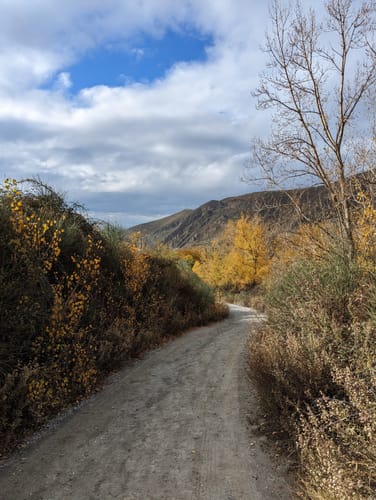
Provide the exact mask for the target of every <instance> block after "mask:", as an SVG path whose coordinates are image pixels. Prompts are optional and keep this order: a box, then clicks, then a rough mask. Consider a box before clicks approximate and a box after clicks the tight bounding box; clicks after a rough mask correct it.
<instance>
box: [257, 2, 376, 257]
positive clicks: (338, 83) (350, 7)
mask: <svg viewBox="0 0 376 500" xmlns="http://www.w3.org/2000/svg"><path fill="white" fill-rule="evenodd" d="M270 16H271V22H272V28H271V31H270V32H269V33H268V34H267V36H266V45H265V52H266V53H267V55H268V65H267V68H266V70H265V72H264V73H263V74H262V76H261V80H260V84H259V87H258V89H257V91H256V92H255V95H256V96H257V98H258V105H259V107H260V108H264V109H265V108H273V109H274V110H275V116H274V119H273V127H272V132H271V136H270V137H269V139H268V140H261V139H259V140H256V141H254V144H253V146H254V147H253V151H254V159H255V161H256V165H257V166H258V168H259V167H261V170H262V177H263V178H264V179H265V178H266V179H268V180H269V181H270V182H272V183H274V184H275V185H278V186H279V187H286V186H290V187H291V185H294V183H295V185H296V184H297V180H296V179H297V178H300V177H308V178H310V179H309V180H310V184H312V183H320V184H321V183H322V184H324V185H325V186H326V188H327V190H328V194H329V198H330V201H331V204H332V206H333V208H334V210H335V214H336V219H337V221H338V228H339V230H340V233H341V240H342V243H343V246H344V250H345V252H346V255H348V256H349V257H350V258H352V257H353V256H354V254H355V246H354V237H353V232H354V221H353V215H352V210H351V191H350V187H349V182H348V177H349V176H350V175H352V174H354V173H355V172H358V171H360V170H361V169H362V168H364V169H365V168H366V166H365V165H360V164H358V165H356V164H355V162H356V160H357V158H360V156H359V155H356V150H357V149H360V148H358V146H359V145H360V143H361V142H362V143H363V150H364V140H365V139H367V137H368V138H369V146H370V147H371V148H374V147H375V144H374V142H372V136H371V133H370V129H371V125H372V123H371V120H368V116H367V112H366V109H367V107H366V104H367V99H368V98H369V95H371V91H372V90H373V89H374V88H375V84H376V52H375V49H374V35H375V3H374V1H365V2H362V3H361V4H360V2H357V1H353V0H329V1H328V2H326V4H325V15H324V16H323V17H324V18H323V19H319V18H318V17H317V13H316V12H315V11H314V10H312V9H310V10H307V11H304V10H303V8H302V6H301V4H300V2H299V1H298V2H296V3H295V4H294V5H292V4H289V5H288V6H284V5H282V3H281V2H279V1H278V0H274V1H273V3H272V5H271V8H270ZM292 179H294V181H293V180H292Z"/></svg>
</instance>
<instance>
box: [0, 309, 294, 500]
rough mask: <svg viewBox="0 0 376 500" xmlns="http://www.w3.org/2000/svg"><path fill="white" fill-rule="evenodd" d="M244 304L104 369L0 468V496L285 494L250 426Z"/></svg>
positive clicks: (160, 498)
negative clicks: (92, 391)
mask: <svg viewBox="0 0 376 500" xmlns="http://www.w3.org/2000/svg"><path fill="white" fill-rule="evenodd" d="M257 321H259V320H258V318H257V315H256V314H255V313H254V312H252V311H251V310H250V309H248V308H245V307H240V306H231V313H230V316H229V318H228V319H226V320H225V321H222V322H220V323H217V324H214V325H211V326H208V327H204V328H198V329H195V330H193V331H190V332H188V333H187V334H185V335H183V336H181V337H179V338H177V339H176V340H174V341H171V342H170V343H168V344H167V345H165V346H162V347H160V348H158V349H156V350H154V351H151V352H148V353H147V354H146V355H145V356H144V358H143V359H141V360H136V361H132V362H131V363H130V364H129V365H128V366H127V367H125V368H124V369H123V370H122V371H120V372H118V373H117V374H115V375H113V376H112V377H110V379H109V381H108V383H107V384H106V386H105V387H104V389H103V390H102V391H101V392H100V393H98V394H96V395H95V396H93V397H92V398H91V399H89V400H87V401H85V402H84V403H82V404H81V405H80V406H79V408H77V409H75V410H72V411H70V412H67V413H66V414H65V415H64V416H63V417H62V418H60V419H58V420H57V421H55V422H53V423H52V424H51V425H50V426H49V428H48V429H47V430H46V431H44V432H43V433H42V435H41V436H40V437H38V438H37V439H33V440H32V442H31V443H29V445H28V446H27V447H26V448H25V449H23V450H22V451H21V452H20V453H17V454H16V455H15V456H14V457H13V458H12V459H10V460H8V462H7V463H5V464H3V466H2V467H1V469H0V498H1V499H2V500H24V499H25V500H26V499H32V500H41V499H44V500H58V499H59V500H60V499H61V500H81V499H82V500H84V499H85V500H90V499H93V500H94V499H100V500H107V499H119V500H153V499H155V500H186V499H187V500H188V499H189V500H193V499H200V500H201V499H202V500H206V499H207V500H209V499H210V500H243V499H244V500H258V499H270V500H272V499H273V500H274V499H278V500H282V499H288V498H290V496H289V493H288V486H287V484H286V482H285V480H284V476H285V469H286V466H282V465H277V464H275V463H273V461H272V459H271V457H270V455H268V454H267V453H266V452H264V451H263V446H262V444H263V439H264V438H263V437H262V436H260V435H259V434H257V433H256V431H252V428H256V427H257V425H253V427H252V426H250V425H249V420H252V419H253V420H255V419H256V413H255V405H256V400H255V395H254V389H252V388H251V387H250V386H249V382H248V379H247V375H246V363H247V358H246V342H247V336H248V332H249V328H250V325H251V328H252V322H257Z"/></svg>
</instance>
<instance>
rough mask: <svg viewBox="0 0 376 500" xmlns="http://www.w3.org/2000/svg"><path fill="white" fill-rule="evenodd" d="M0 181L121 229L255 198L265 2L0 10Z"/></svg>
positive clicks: (82, 2) (184, 0)
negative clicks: (227, 200)
mask: <svg viewBox="0 0 376 500" xmlns="http://www.w3.org/2000/svg"><path fill="white" fill-rule="evenodd" d="M0 13H1V16H0V47H1V49H0V176H1V177H2V178H5V177H13V178H18V179H21V178H25V177H32V176H39V177H40V178H41V179H43V180H44V181H45V182H47V183H49V184H51V185H52V186H53V187H54V188H55V189H57V190H58V191H60V192H65V193H66V194H67V197H68V199H70V200H74V201H78V202H80V203H83V204H84V205H85V206H86V208H87V210H88V211H89V213H90V214H92V215H93V216H94V217H97V218H101V219H106V220H111V221H114V222H117V223H120V224H123V225H125V226H130V225H133V224H136V223H139V222H143V221H147V220H152V219H154V218H157V217H161V216H164V215H168V214H171V213H173V212H176V211H178V210H181V209H183V208H193V207H196V206H198V205H199V204H201V203H204V202H206V201H208V200H210V199H221V198H224V197H226V196H234V195H238V194H242V193H245V192H249V191H252V190H254V189H255V186H253V185H249V184H248V185H247V184H244V183H243V182H242V181H241V177H242V175H243V173H244V167H245V166H246V165H247V164H248V163H249V158H250V154H249V144H250V140H251V138H252V137H254V136H255V135H260V134H261V135H262V134H264V133H268V129H269V120H268V117H267V116H265V114H263V113H259V112H256V111H255V102H254V101H253V100H252V98H251V91H252V90H253V89H254V88H255V87H256V85H257V83H258V78H259V76H258V75H259V73H260V71H261V70H262V68H263V65H264V59H263V58H264V56H263V54H262V52H261V51H260V44H261V43H262V40H263V36H264V31H265V29H266V26H267V20H268V13H267V3H263V2H257V1H256V0H222V1H221V2H218V0H206V1H204V2H203V1H202V0H200V1H199V0H181V1H180V2H176V1H174V0H143V1H141V0H135V1H132V2H131V1H130V0H128V1H127V0H108V1H106V2H103V1H102V0H90V1H88V0H66V1H65V2H64V4H63V3H62V2H59V1H57V0H38V1H36V2H29V1H27V0H13V1H12V2H8V1H6V0H0Z"/></svg>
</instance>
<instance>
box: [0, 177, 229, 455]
mask: <svg viewBox="0 0 376 500" xmlns="http://www.w3.org/2000/svg"><path fill="white" fill-rule="evenodd" d="M21 188H23V189H21ZM0 234H1V238H0V304H1V305H0V307H1V311H2V314H1V316H0V400H1V406H0V453H1V454H4V453H7V452H9V451H10V450H11V449H12V448H13V447H14V446H15V445H16V444H17V442H19V441H20V440H21V439H22V437H23V436H24V435H25V434H26V433H28V432H30V431H32V430H35V429H37V428H38V427H40V426H41V425H42V424H43V423H44V422H45V421H46V420H47V419H48V418H50V417H51V416H53V415H55V414H57V413H58V412H59V411H60V410H61V409H63V408H65V407H67V406H69V405H72V404H74V403H76V402H77V401H79V400H80V399H81V398H82V397H85V396H86V395H88V394H90V393H91V392H92V391H93V390H95V388H96V387H98V385H99V384H100V383H101V381H102V380H103V378H104V376H105V375H106V374H107V373H108V372H110V371H112V370H113V369H115V368H116V367H118V366H119V365H120V363H121V362H122V361H124V360H125V359H126V358H128V357H129V356H132V355H136V354H137V353H139V352H141V351H143V350H144V349H146V348H149V347H151V346H153V345H156V344H158V343H160V342H161V340H162V339H163V338H164V337H166V336H173V335H176V334H177V333H178V332H180V331H182V330H184V329H187V328H189V327H191V326H195V325H202V324H205V323H207V322H209V321H211V320H215V319H219V318H221V317H224V316H225V315H226V313H227V310H226V308H225V307H224V306H221V305H218V304H215V301H214V296H213V293H212V292H211V290H210V289H209V288H208V287H207V286H206V285H204V284H203V283H202V282H201V281H200V280H199V279H198V277H197V276H196V275H194V274H193V273H192V271H191V269H190V267H189V266H187V265H186V264H185V263H184V262H181V261H179V260H177V259H169V258H168V257H166V256H165V255H161V254H159V253H158V252H156V251H153V252H152V251H148V250H147V249H140V248H139V245H138V242H137V238H135V239H134V240H133V241H130V242H128V243H126V242H125V241H124V239H123V234H122V231H121V230H120V229H119V228H116V227H112V226H104V227H100V226H98V225H95V224H93V223H91V222H90V221H88V220H87V218H86V217H84V215H82V211H80V209H79V207H77V206H69V205H67V203H66V202H65V201H64V199H63V198H62V197H61V196H60V195H58V194H56V193H55V192H54V191H52V190H51V189H50V188H48V187H47V186H43V185H42V184H41V183H39V182H31V183H30V182H29V183H26V184H20V183H17V182H15V181H9V180H7V181H5V183H4V186H3V188H2V189H1V192H0Z"/></svg>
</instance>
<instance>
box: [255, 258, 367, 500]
mask: <svg viewBox="0 0 376 500" xmlns="http://www.w3.org/2000/svg"><path fill="white" fill-rule="evenodd" d="M339 255H340V254H339V253H336V252H335V251H332V252H326V253H325V254H324V255H322V257H321V258H318V259H316V260H314V259H309V260H308V259H304V258H300V259H298V260H296V261H294V262H292V263H291V264H290V265H289V266H288V267H287V269H282V270H280V271H279V275H276V274H274V275H273V282H271V281H270V282H269V285H268V293H267V297H266V302H267V314H268V321H267V323H266V324H265V327H264V328H263V329H261V330H260V331H259V332H257V333H256V334H255V335H254V336H252V338H251V340H250V363H251V372H252V377H253V378H254V380H255V381H256V383H257V385H258V387H259V390H260V395H261V399H262V402H263V404H264V407H265V409H266V410H267V411H268V412H269V415H270V416H271V421H272V423H273V425H274V431H275V432H278V433H279V435H280V436H281V437H283V438H286V439H287V440H288V442H289V443H290V446H291V447H292V448H294V447H295V449H296V452H297V456H298V459H299V464H300V473H299V491H300V494H301V495H302V496H303V497H304V498H310V499H322V500H324V499H325V500H327V499H338V500H345V499H350V498H356V499H361V498H364V499H370V498H375V497H376V466H375V464H376V323H375V311H376V307H375V306H376V302H375V300H376V260H372V258H371V257H368V259H367V265H366V266H365V265H364V260H363V259H359V260H358V261H352V262H349V261H348V260H347V259H343V258H341V257H340V256H339Z"/></svg>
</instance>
